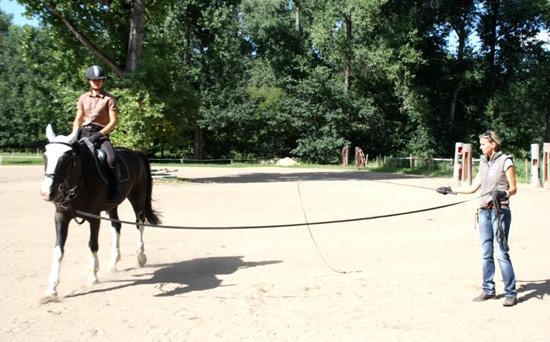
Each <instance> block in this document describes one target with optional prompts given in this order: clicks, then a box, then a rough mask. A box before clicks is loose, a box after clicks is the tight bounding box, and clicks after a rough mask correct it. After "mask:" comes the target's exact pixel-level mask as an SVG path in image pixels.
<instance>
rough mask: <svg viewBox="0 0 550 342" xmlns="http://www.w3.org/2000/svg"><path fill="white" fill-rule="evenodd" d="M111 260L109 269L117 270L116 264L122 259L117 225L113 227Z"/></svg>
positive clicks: (111, 270)
mask: <svg viewBox="0 0 550 342" xmlns="http://www.w3.org/2000/svg"><path fill="white" fill-rule="evenodd" d="M111 241H112V244H111V261H110V262H109V271H110V272H116V271H117V268H116V264H117V263H118V262H119V260H120V232H118V231H117V230H116V229H115V227H112V228H111Z"/></svg>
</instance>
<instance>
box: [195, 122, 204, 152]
mask: <svg viewBox="0 0 550 342" xmlns="http://www.w3.org/2000/svg"><path fill="white" fill-rule="evenodd" d="M193 140H194V144H193V158H195V159H204V132H203V130H202V129H201V128H200V127H195V139H193Z"/></svg>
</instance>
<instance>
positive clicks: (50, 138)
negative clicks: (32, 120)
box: [46, 124, 55, 142]
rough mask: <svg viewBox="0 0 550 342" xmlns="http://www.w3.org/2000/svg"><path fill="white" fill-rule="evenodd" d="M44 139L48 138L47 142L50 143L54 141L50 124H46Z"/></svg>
mask: <svg viewBox="0 0 550 342" xmlns="http://www.w3.org/2000/svg"><path fill="white" fill-rule="evenodd" d="M46 137H47V138H48V141H49V142H52V141H53V140H54V139H55V133H54V132H53V128H52V125H51V124H48V126H47V127H46Z"/></svg>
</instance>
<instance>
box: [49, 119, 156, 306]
mask: <svg viewBox="0 0 550 342" xmlns="http://www.w3.org/2000/svg"><path fill="white" fill-rule="evenodd" d="M78 133H79V132H78V130H76V131H74V132H73V133H71V134H70V135H68V136H63V135H58V136H56V135H55V133H54V131H53V129H52V127H51V125H48V126H47V128H46V137H47V139H48V143H47V144H46V147H45V153H44V164H45V165H44V171H45V172H44V179H43V181H42V185H41V188H40V193H41V195H42V197H43V199H44V200H46V201H49V202H53V204H55V231H56V243H55V248H54V252H53V258H52V265H51V269H50V274H49V278H48V287H47V289H46V291H45V296H44V298H43V300H42V302H43V303H47V302H49V301H57V286H58V284H59V280H60V279H59V278H60V277H59V272H60V269H61V260H62V259H63V255H64V246H65V241H66V240H67V235H68V227H69V223H70V222H71V220H73V219H74V220H75V221H76V222H77V223H79V224H82V223H83V222H84V221H88V223H89V226H90V239H89V248H90V253H91V260H90V269H89V275H88V283H89V284H90V285H92V284H95V283H97V282H98V278H97V271H98V270H99V261H98V258H97V251H98V249H99V245H98V235H99V227H100V216H99V214H100V212H101V211H107V213H108V215H109V217H110V218H111V219H112V221H111V226H112V234H111V236H112V250H111V259H110V263H109V268H110V270H111V271H114V272H116V265H117V262H118V261H119V260H120V247H119V242H120V228H121V223H120V222H119V221H118V212H117V208H118V205H119V204H120V202H122V201H124V199H126V198H127V199H128V200H129V201H130V203H131V205H132V208H133V210H134V213H135V215H136V225H137V228H138V237H137V261H138V264H139V266H144V265H145V263H146V262H147V257H146V255H145V248H144V243H143V231H144V225H143V224H144V223H149V224H159V223H160V219H159V214H158V212H157V211H155V210H153V208H152V206H151V201H152V197H151V196H152V190H153V181H152V177H151V168H150V165H149V161H148V160H147V157H146V156H145V154H143V153H141V152H138V151H132V150H129V149H122V148H116V149H115V151H116V155H117V160H118V163H117V164H118V167H120V168H123V167H125V168H126V170H127V172H126V173H127V176H126V175H124V179H122V177H121V182H120V184H119V187H120V195H121V196H120V202H119V203H111V202H110V197H109V184H108V181H106V180H105V173H102V171H101V166H100V165H99V164H101V163H100V159H99V158H98V157H97V155H96V154H95V153H97V152H95V151H94V149H93V148H91V147H93V145H92V144H91V143H90V142H89V140H88V139H87V138H82V139H80V140H77V137H78ZM126 170H124V171H126ZM82 213H84V214H82ZM78 218H80V219H81V220H82V221H81V222H78V221H77V219H78Z"/></svg>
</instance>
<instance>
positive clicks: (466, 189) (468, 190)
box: [453, 173, 481, 194]
mask: <svg viewBox="0 0 550 342" xmlns="http://www.w3.org/2000/svg"><path fill="white" fill-rule="evenodd" d="M480 187H481V176H480V175H479V173H478V174H477V176H476V177H475V178H474V179H473V180H472V185H468V186H460V187H454V186H453V192H456V193H457V194H473V193H474V192H476V191H477V190H479V188H480Z"/></svg>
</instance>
